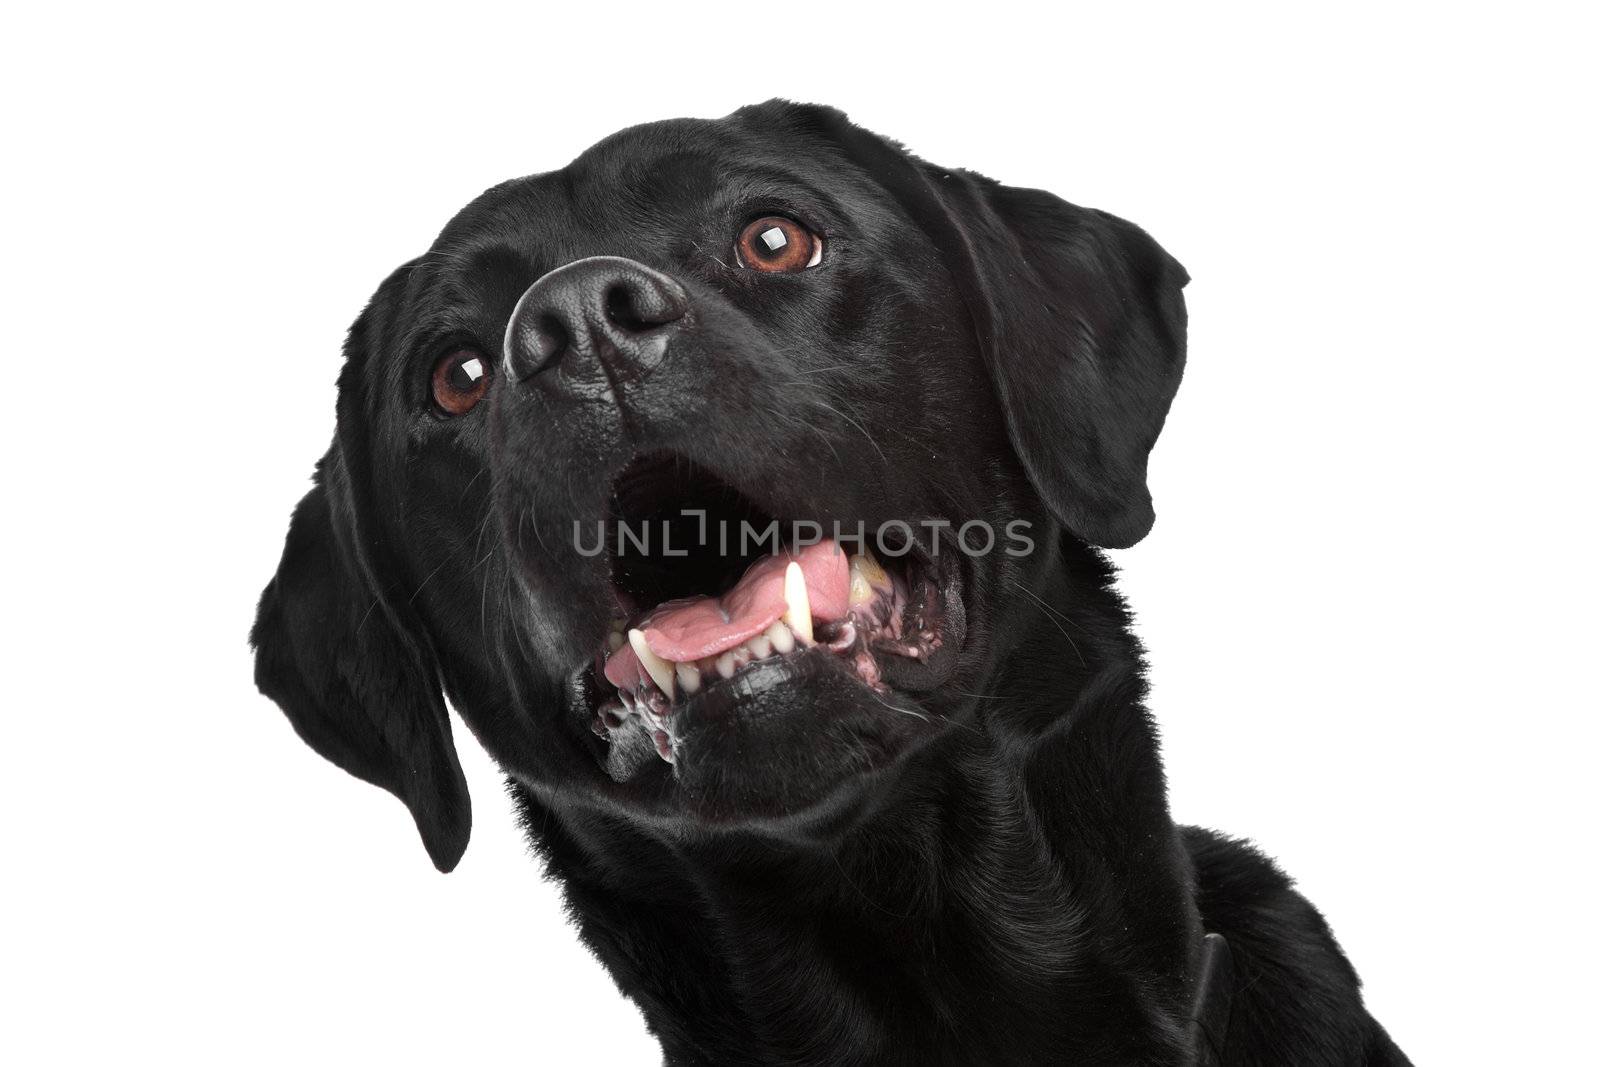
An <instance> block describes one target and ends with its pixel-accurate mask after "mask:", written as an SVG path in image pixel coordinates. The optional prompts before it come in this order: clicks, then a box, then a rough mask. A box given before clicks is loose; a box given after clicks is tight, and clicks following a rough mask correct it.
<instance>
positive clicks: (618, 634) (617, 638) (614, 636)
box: [606, 630, 627, 652]
mask: <svg viewBox="0 0 1600 1067" xmlns="http://www.w3.org/2000/svg"><path fill="white" fill-rule="evenodd" d="M626 640H627V638H626V637H623V636H622V631H621V630H612V631H611V636H610V637H608V638H606V644H608V645H610V646H611V651H613V652H615V651H616V650H617V649H619V648H621V647H622V642H624V641H626Z"/></svg>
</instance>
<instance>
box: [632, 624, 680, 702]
mask: <svg viewBox="0 0 1600 1067" xmlns="http://www.w3.org/2000/svg"><path fill="white" fill-rule="evenodd" d="M628 644H630V645H632V646H633V654H634V655H636V656H638V657H639V662H640V663H641V664H643V666H644V669H645V671H646V672H647V673H648V674H649V675H650V679H651V681H653V682H655V683H656V687H657V688H659V689H660V690H661V691H662V692H663V693H665V694H667V699H668V700H671V699H672V694H673V690H674V688H675V687H674V686H673V680H672V662H671V661H670V660H664V659H662V658H661V657H660V656H658V655H656V654H655V653H654V652H652V651H650V646H649V645H647V644H645V640H644V631H643V630H629V631H628Z"/></svg>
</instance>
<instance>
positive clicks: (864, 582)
mask: <svg viewBox="0 0 1600 1067" xmlns="http://www.w3.org/2000/svg"><path fill="white" fill-rule="evenodd" d="M888 587H889V576H888V575H887V574H886V573H884V570H883V568H882V567H880V566H878V561H877V560H875V559H873V558H872V557H871V556H869V555H866V554H865V553H863V554H861V555H858V556H851V557H850V606H851V607H855V606H856V605H857V604H864V603H866V602H867V601H869V600H871V599H872V596H873V593H874V591H875V588H876V589H887V588H888Z"/></svg>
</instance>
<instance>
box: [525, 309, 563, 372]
mask: <svg viewBox="0 0 1600 1067" xmlns="http://www.w3.org/2000/svg"><path fill="white" fill-rule="evenodd" d="M532 334H533V336H531V337H530V338H529V339H528V340H529V342H530V345H529V347H530V348H531V349H532V350H533V358H534V363H535V369H536V370H543V369H544V368H545V367H548V366H550V365H551V364H552V363H554V362H555V361H556V360H557V359H559V358H560V357H561V353H562V352H564V351H565V350H566V348H567V346H568V345H569V344H571V343H572V337H571V336H570V335H569V334H568V333H567V327H566V324H565V323H563V322H562V321H561V320H560V319H558V318H556V317H555V316H554V315H551V314H549V313H548V312H547V313H545V314H543V315H540V316H539V320H538V322H537V323H536V324H535V326H534V329H533V331H532Z"/></svg>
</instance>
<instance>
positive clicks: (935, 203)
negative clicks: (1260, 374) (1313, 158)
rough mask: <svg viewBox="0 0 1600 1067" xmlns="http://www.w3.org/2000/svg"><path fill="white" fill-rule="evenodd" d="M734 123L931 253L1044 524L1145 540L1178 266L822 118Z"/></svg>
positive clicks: (1170, 372) (1037, 200)
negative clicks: (902, 224) (847, 178)
mask: <svg viewBox="0 0 1600 1067" xmlns="http://www.w3.org/2000/svg"><path fill="white" fill-rule="evenodd" d="M741 114H744V115H746V116H747V120H748V121H752V122H755V121H759V122H760V123H762V124H763V125H774V124H780V123H781V124H785V125H787V126H788V127H789V128H791V129H793V130H795V131H796V132H798V133H801V134H810V135H815V136H820V137H823V138H825V139H826V140H828V141H830V142H831V143H832V144H833V146H835V147H836V148H838V149H842V150H843V151H844V154H845V155H846V156H847V157H849V158H850V159H852V160H853V161H854V162H855V163H856V164H857V165H858V166H860V167H861V169H862V170H863V171H864V172H865V173H866V174H868V175H870V176H871V177H872V178H873V179H874V180H876V181H877V182H878V183H879V184H880V185H881V186H882V187H883V188H884V189H885V190H886V191H887V192H889V194H890V195H892V196H893V197H894V198H895V200H896V201H897V202H898V203H899V205H900V207H901V208H902V209H903V210H904V211H905V212H906V213H907V214H908V215H909V216H910V217H911V220H912V221H913V222H915V223H916V224H917V225H919V226H921V227H922V228H923V230H924V231H925V232H926V233H927V234H928V236H929V237H930V238H931V239H932V240H933V242H934V245H935V247H937V248H939V249H940V250H941V251H942V253H943V254H944V256H945V257H946V261H947V264H948V266H949V268H950V271H951V274H952V276H953V278H954V280H955V283H956V286H957V289H958V290H959V292H960V295H961V297H962V299H963V301H964V302H965V304H966V306H967V308H968V311H969V313H970V315H971V316H972V320H973V326H974V328H975V329H976V331H977V334H978V341H979V344H980V345H981V346H982V349H983V358H984V360H985V362H986V364H987V367H988V371H989V376H990V378H991V380H992V381H993V383H994V387H995V391H996V393H997V394H998V396H999V399H1000V403H1001V406H1002V408H1003V410H1004V413H1005V420H1006V428H1007V431H1008V434H1009V436H1010V439H1011V443H1012V447H1013V448H1014V449H1015V450H1016V452H1017V455H1018V457H1019V458H1020V459H1021V460H1022V465H1023V467H1024V469H1025V470H1026V471H1027V473H1028V477H1029V480H1030V481H1031V482H1032V483H1033V486H1034V488H1035V490H1036V491H1037V492H1038V493H1039V495H1040V497H1041V498H1043V500H1044V503H1045V504H1046V505H1047V506H1048V507H1049V508H1050V511H1051V513H1052V514H1054V515H1055V516H1056V518H1057V519H1059V520H1060V521H1061V522H1062V523H1063V524H1064V525H1065V526H1066V527H1067V528H1068V529H1069V530H1071V531H1073V532H1074V533H1075V534H1077V535H1078V536H1079V537H1081V538H1083V539H1084V540H1086V541H1089V542H1091V543H1093V544H1097V545H1102V546H1104V547H1106V548H1125V547H1127V546H1128V545H1131V544H1134V543H1136V542H1137V541H1139V540H1140V539H1141V538H1142V537H1144V535H1145V534H1147V533H1149V532H1150V526H1151V524H1152V523H1154V521H1155V509H1154V508H1153V507H1152V506H1151V502H1150V491H1149V489H1148V488H1147V487H1146V486H1145V465H1146V462H1147V460H1148V458H1149V455H1150V449H1151V447H1152V446H1153V445H1154V444H1155V441H1156V437H1157V436H1158V435H1159V434H1160V432H1161V425H1162V423H1163V422H1165V421H1166V417H1167V409H1168V408H1169V407H1170V406H1171V404H1172V397H1173V394H1174V393H1176V392H1177V389H1178V382H1179V380H1180V379H1181V378H1182V377H1183V363H1184V347H1185V342H1186V330H1187V323H1188V317H1187V313H1186V312H1185V309H1184V304H1183V287H1184V285H1185V284H1186V283H1187V282H1188V280H1189V276H1188V274H1187V273H1185V272H1184V269H1183V267H1182V266H1181V265H1179V263H1178V261H1177V260H1175V259H1173V258H1172V257H1171V256H1169V255H1168V254H1167V253H1166V252H1165V251H1163V250H1162V248H1161V246H1160V245H1158V244H1156V242H1155V241H1154V240H1152V239H1151V238H1150V236H1149V235H1148V234H1146V233H1145V232H1144V231H1143V230H1141V229H1139V228H1138V227H1137V226H1134V225H1133V224H1132V223H1128V222H1124V221H1123V220H1121V219H1119V218H1116V217H1114V216H1112V215H1107V214H1105V213H1104V212H1101V211H1093V210H1089V209H1086V208H1081V207H1077V206H1075V205H1073V204H1069V203H1067V202H1066V201H1065V200H1062V199H1060V198H1058V197H1055V196H1052V195H1051V194H1049V193H1046V192H1041V191H1039V190H1037V189H1013V188H1009V187H1007V186H1004V185H1001V184H999V183H998V182H995V181H991V180H990V179H988V178H984V177H982V176H980V175H976V174H972V173H970V172H968V171H960V170H945V169H944V168H941V167H935V166H932V165H931V164H928V163H925V162H923V161H922V160H920V159H918V158H917V157H916V156H914V155H912V154H911V153H910V152H908V151H906V149H905V148H904V146H902V145H900V144H898V143H897V142H894V141H891V140H889V139H887V138H884V137H880V136H878V135H877V134H875V133H872V132H870V131H868V130H865V129H863V128H861V127H860V126H856V125H854V124H852V123H851V122H850V120H849V119H848V118H847V117H846V116H845V115H844V113H843V112H841V111H837V110H835V109H833V108H829V107H819V106H816V105H810V104H791V103H787V102H785V101H778V100H774V101H769V102H767V103H766V104H761V105H758V106H757V107H754V108H747V109H745V110H744V111H743V112H741Z"/></svg>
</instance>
